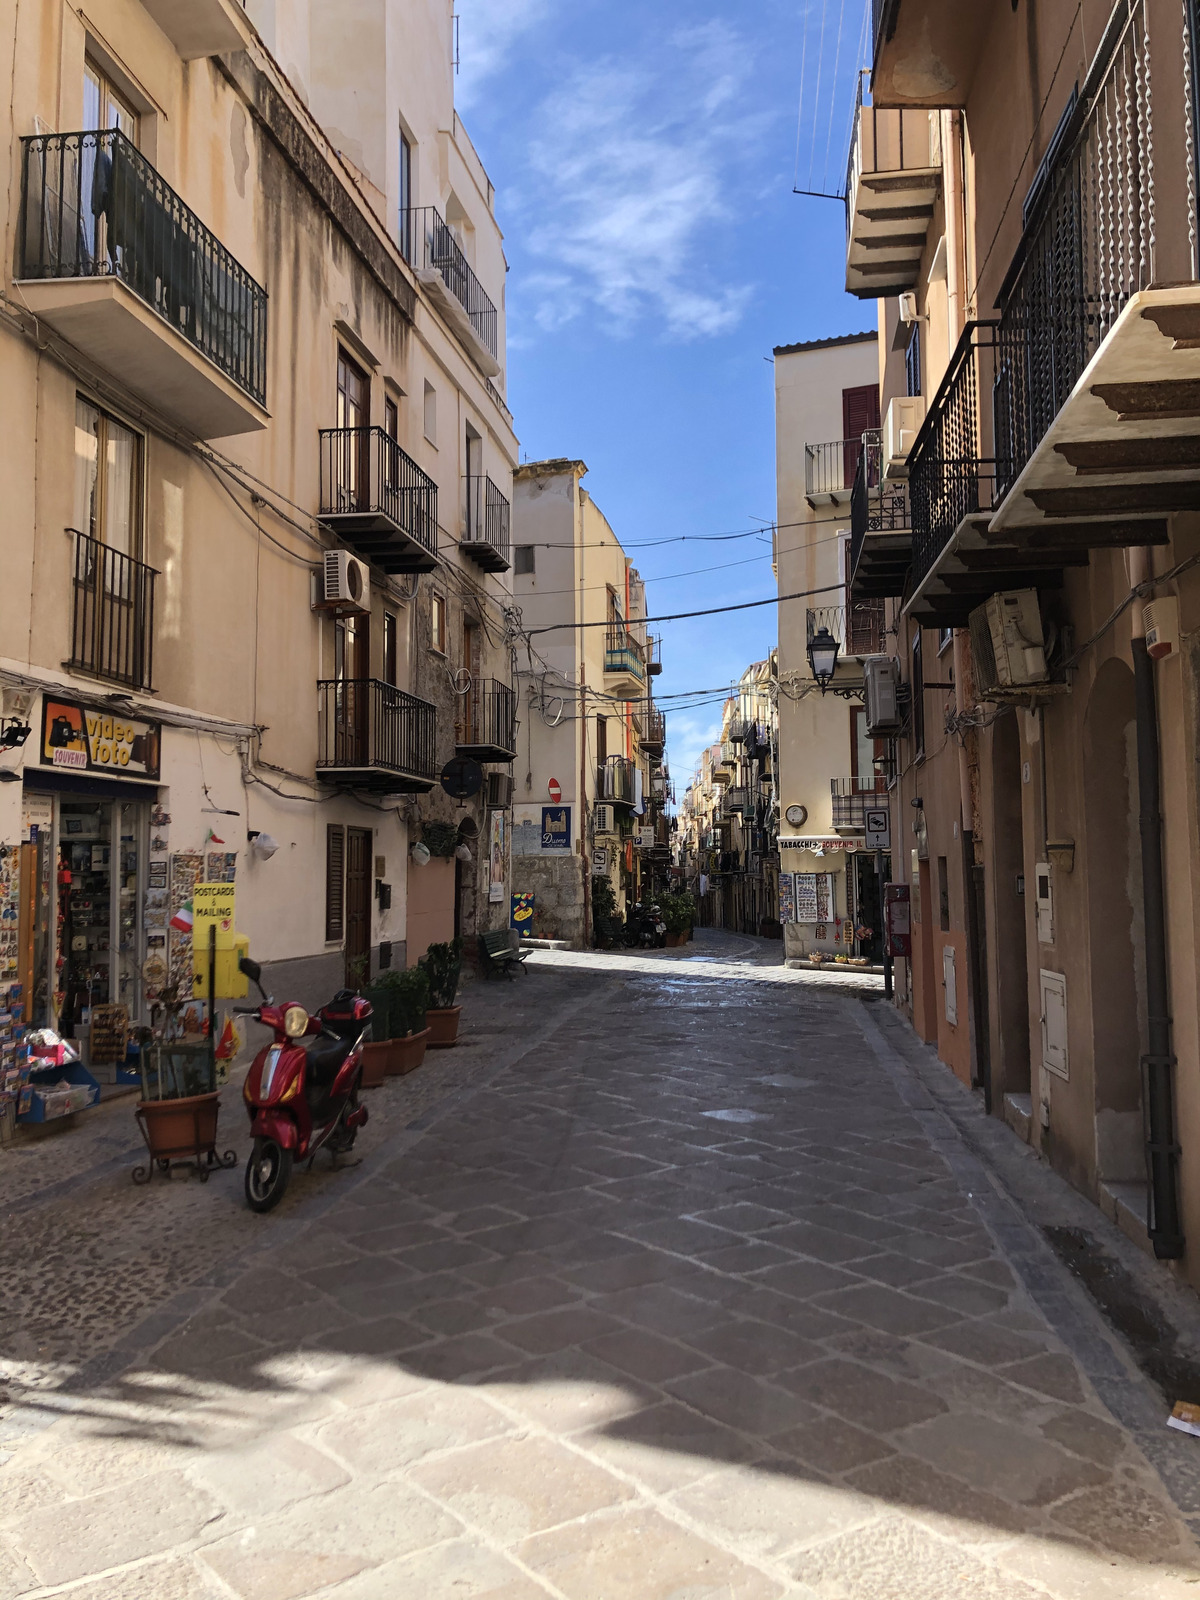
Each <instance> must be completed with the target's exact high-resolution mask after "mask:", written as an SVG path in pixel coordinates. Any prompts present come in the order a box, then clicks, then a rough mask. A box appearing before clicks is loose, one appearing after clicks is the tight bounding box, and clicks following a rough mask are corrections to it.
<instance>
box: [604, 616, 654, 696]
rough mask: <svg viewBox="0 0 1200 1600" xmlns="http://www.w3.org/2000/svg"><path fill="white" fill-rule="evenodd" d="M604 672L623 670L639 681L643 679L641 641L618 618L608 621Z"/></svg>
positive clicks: (644, 666) (643, 665)
mask: <svg viewBox="0 0 1200 1600" xmlns="http://www.w3.org/2000/svg"><path fill="white" fill-rule="evenodd" d="M604 670H605V672H623V673H628V674H630V675H631V676H632V677H634V678H637V679H638V680H639V682H642V681H644V680H645V677H646V663H645V657H644V653H643V648H642V645H641V643H640V642H639V641H638V640H637V639H636V638H635V637H634V635H633V634H632V633H631V632H630V631H629V629H628V628H627V627H626V626H625V624H624V623H623V622H621V621H619V620H617V621H614V620H611V619H610V621H609V624H608V632H607V634H606V636H605V649H604Z"/></svg>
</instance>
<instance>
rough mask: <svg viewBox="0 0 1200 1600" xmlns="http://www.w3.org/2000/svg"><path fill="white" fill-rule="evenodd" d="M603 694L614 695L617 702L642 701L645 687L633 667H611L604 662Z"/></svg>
mask: <svg viewBox="0 0 1200 1600" xmlns="http://www.w3.org/2000/svg"><path fill="white" fill-rule="evenodd" d="M604 692H605V694H611V695H614V696H615V697H616V698H617V699H618V700H644V699H645V698H646V685H645V682H644V680H643V678H642V677H641V675H640V673H638V672H637V671H636V670H635V669H634V668H633V667H631V666H627V665H613V664H611V661H606V662H605V665H604Z"/></svg>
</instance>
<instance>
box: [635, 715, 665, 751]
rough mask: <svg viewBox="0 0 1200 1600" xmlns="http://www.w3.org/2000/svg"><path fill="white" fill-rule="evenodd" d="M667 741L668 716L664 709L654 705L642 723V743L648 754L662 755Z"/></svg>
mask: <svg viewBox="0 0 1200 1600" xmlns="http://www.w3.org/2000/svg"><path fill="white" fill-rule="evenodd" d="M666 742H667V718H666V713H665V712H663V711H656V710H655V709H654V707H653V706H651V707H650V709H649V710H648V711H647V713H646V716H645V720H644V722H643V725H642V735H641V745H642V749H643V750H644V751H645V752H646V754H647V755H648V756H656V755H662V752H663V747H664V746H665V744H666Z"/></svg>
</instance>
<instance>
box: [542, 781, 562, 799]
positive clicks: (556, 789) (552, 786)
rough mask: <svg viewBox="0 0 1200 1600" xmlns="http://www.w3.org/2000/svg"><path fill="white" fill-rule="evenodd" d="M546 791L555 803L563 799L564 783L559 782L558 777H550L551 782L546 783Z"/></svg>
mask: <svg viewBox="0 0 1200 1600" xmlns="http://www.w3.org/2000/svg"><path fill="white" fill-rule="evenodd" d="M546 793H547V794H548V795H549V796H550V798H551V800H553V801H554V803H555V805H557V804H558V802H559V801H560V800H561V799H562V784H561V783H559V781H558V779H557V778H551V779H550V782H549V783H548V784H547V785H546Z"/></svg>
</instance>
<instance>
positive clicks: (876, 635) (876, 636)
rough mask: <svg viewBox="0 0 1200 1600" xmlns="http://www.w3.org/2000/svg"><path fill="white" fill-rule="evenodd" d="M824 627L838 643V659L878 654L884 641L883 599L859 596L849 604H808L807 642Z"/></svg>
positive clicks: (810, 641)
mask: <svg viewBox="0 0 1200 1600" xmlns="http://www.w3.org/2000/svg"><path fill="white" fill-rule="evenodd" d="M822 628H826V629H827V630H828V631H829V632H830V633H831V634H832V635H833V637H834V638H835V639H836V640H837V642H838V644H839V645H840V646H841V659H842V660H851V659H861V658H862V657H863V656H877V655H881V654H882V653H883V650H884V645H885V641H886V634H885V620H884V615H883V601H882V600H859V601H857V602H855V603H854V604H852V605H850V606H848V607H847V606H810V607H809V608H808V612H807V616H806V633H807V643H808V644H811V643H812V641H813V637H814V635H815V634H817V633H819V632H820V630H821V629H822Z"/></svg>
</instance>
